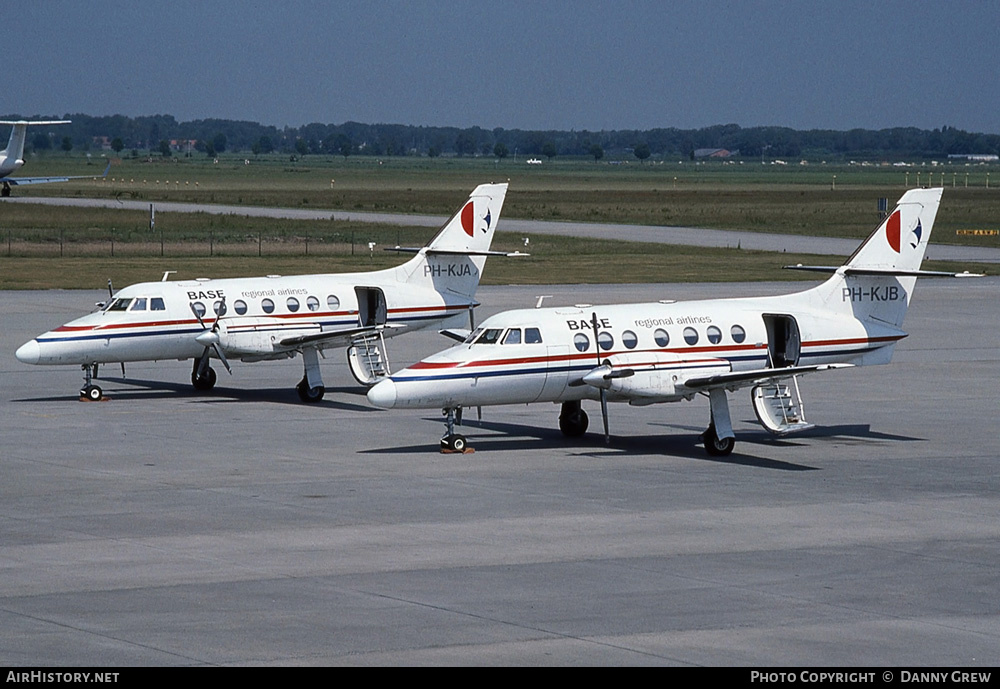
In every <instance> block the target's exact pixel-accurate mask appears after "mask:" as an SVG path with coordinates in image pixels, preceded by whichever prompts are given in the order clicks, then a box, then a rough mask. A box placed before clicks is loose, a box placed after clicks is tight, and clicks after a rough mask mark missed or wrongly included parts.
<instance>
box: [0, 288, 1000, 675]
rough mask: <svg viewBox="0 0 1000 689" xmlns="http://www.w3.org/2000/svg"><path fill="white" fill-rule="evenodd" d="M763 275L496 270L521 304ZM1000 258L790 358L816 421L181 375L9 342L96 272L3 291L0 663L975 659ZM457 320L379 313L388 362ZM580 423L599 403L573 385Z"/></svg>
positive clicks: (745, 408)
mask: <svg viewBox="0 0 1000 689" xmlns="http://www.w3.org/2000/svg"><path fill="white" fill-rule="evenodd" d="M794 288H795V286H794V285H792V286H789V285H788V284H787V283H785V284H780V285H775V284H756V283H754V284H743V285H736V284H727V285H714V284H712V285H622V286H565V287H560V286H544V287H486V288H483V289H481V291H480V295H479V296H480V299H481V301H482V302H483V304H484V305H485V306H484V307H483V308H482V309H480V314H479V317H480V319H482V318H484V317H485V316H486V315H488V314H489V313H492V312H495V311H499V310H502V309H507V308H513V307H521V306H526V305H528V306H530V305H533V304H534V302H535V297H536V295H539V294H547V295H552V297H551V298H550V299H548V300H547V301H546V303H547V304H548V305H555V304H560V303H564V304H565V303H578V302H591V303H606V302H624V301H633V300H653V299H661V298H672V299H685V298H696V297H710V296H724V295H728V294H740V295H750V294H774V293H781V292H784V291H789V290H791V289H794ZM998 288H1000V279H998V278H986V279H980V280H922V281H921V282H920V284H919V285H918V286H917V291H916V296H915V299H914V302H913V305H912V307H911V309H910V312H909V314H908V315H907V322H906V328H907V330H908V331H909V332H910V333H911V336H910V337H909V338H907V339H906V340H904V341H903V342H902V343H900V345H899V346H898V347H897V350H896V356H895V359H894V361H893V363H892V364H890V365H888V366H879V367H870V368H863V369H862V368H858V369H848V370H838V371H831V372H828V373H824V374H816V375H813V376H807V377H805V378H803V379H802V381H801V388H802V393H803V395H804V398H805V411H806V413H807V416H808V417H809V420H810V421H812V422H813V423H816V424H817V428H816V429H815V430H813V431H811V432H809V433H806V434H804V435H801V436H794V437H789V438H785V439H775V438H773V437H771V436H769V435H768V434H767V433H766V432H764V431H763V430H762V429H761V428H760V426H758V425H757V424H756V422H755V420H754V414H753V411H752V408H751V406H750V403H749V394H748V393H747V392H746V391H740V392H739V393H735V394H733V395H731V396H730V399H731V405H732V415H733V421H734V425H735V428H736V432H737V445H736V450H735V451H734V453H733V454H732V455H731V456H730V457H727V458H722V459H719V458H711V457H709V456H708V455H707V454H706V453H705V452H704V450H703V448H702V447H701V446H700V444H698V439H697V436H698V434H699V433H701V431H702V430H703V429H704V428H705V426H706V425H707V423H708V405H707V402H706V400H703V399H698V400H696V401H694V402H691V403H680V404H672V405H656V406H652V407H646V408H630V407H628V406H626V405H610V421H611V430H612V434H613V438H612V441H611V444H610V445H609V446H606V445H605V444H604V441H603V438H602V437H601V435H600V434H599V433H593V432H592V433H589V434H588V435H586V436H585V437H583V438H580V439H574V440H567V439H564V438H563V437H562V436H561V434H560V433H559V431H558V430H557V421H556V419H557V416H558V407H556V406H554V405H533V406H513V407H493V408H487V409H485V410H484V411H483V419H482V421H481V422H477V421H476V413H475V410H468V411H467V412H466V417H467V418H466V425H465V427H464V432H465V433H466V434H467V435H468V437H469V441H470V445H471V446H472V447H474V448H475V449H476V452H475V453H473V454H466V455H461V456H458V455H444V454H440V453H439V452H438V447H437V445H438V439H439V437H440V435H441V433H442V432H443V428H444V427H443V424H442V419H441V416H440V413H438V412H434V411H430V412H420V411H416V412H414V411H407V410H392V411H382V410H376V409H373V408H371V407H370V406H369V405H368V403H367V400H366V398H365V396H364V392H363V391H362V390H361V389H359V388H358V387H357V386H356V385H355V383H354V381H353V379H352V378H351V376H350V373H349V372H348V369H347V365H346V362H345V358H344V355H343V352H341V351H339V350H336V351H331V352H329V353H328V357H329V358H328V359H326V360H325V361H323V363H322V366H323V370H324V376H325V380H326V384H327V389H328V391H327V396H326V398H325V399H324V400H323V402H321V403H320V404H317V405H304V404H302V403H300V402H299V401H298V397H297V395H296V393H295V391H294V385H295V383H296V382H298V380H299V379H300V378H301V375H302V368H301V366H302V365H301V360H300V359H296V360H293V361H286V362H276V363H258V364H243V363H239V362H234V374H233V375H232V376H231V377H230V376H229V375H228V374H226V373H225V371H221V370H220V372H219V384H218V386H217V388H216V389H215V390H214V391H212V392H211V393H208V394H202V393H195V392H194V391H193V390H192V389H191V387H190V384H189V376H190V366H191V364H190V362H159V363H143V364H130V365H129V366H128V368H127V374H128V378H126V379H122V378H121V372H120V370H119V369H118V367H117V366H108V367H105V368H104V369H102V377H103V376H104V375H107V376H109V378H107V379H104V380H103V381H102V385H103V387H104V390H105V394H106V395H107V397H108V398H109V399H108V400H107V401H104V402H100V403H88V402H80V401H78V399H77V390H78V389H79V387H80V385H81V383H82V376H81V374H80V372H79V371H78V370H76V369H74V368H72V367H65V368H62V367H31V366H27V365H23V364H21V363H20V362H18V361H17V360H16V359H15V358H14V350H15V349H16V348H17V347H18V346H19V345H20V344H22V343H23V342H25V341H27V340H29V339H30V338H32V337H34V336H35V335H37V334H39V333H41V332H43V331H45V330H48V329H50V328H52V327H55V326H57V325H59V324H61V323H64V322H66V321H67V320H69V319H70V318H72V317H74V316H77V315H80V314H81V313H84V312H86V311H88V310H89V309H90V308H92V306H93V303H94V302H95V301H98V300H100V299H102V298H104V297H105V296H106V295H104V294H102V293H100V292H75V291H47V292H5V293H3V300H4V307H3V310H4V314H5V315H4V318H3V323H4V328H2V329H0V376H2V378H0V380H2V387H0V456H2V467H3V481H2V482H0V517H2V519H0V568H2V576H0V630H2V631H0V660H2V662H3V663H4V664H5V665H8V666H87V667H93V668H95V669H114V668H116V667H122V666H215V665H223V666H226V665H230V666H248V665H345V666H356V665H501V666H509V665H610V666H633V665H659V666H752V667H758V668H760V667H774V666H848V667H860V666H865V667H871V666H877V667H882V666H893V667H902V668H909V669H913V668H920V667H926V666H958V667H973V666H990V665H996V664H998V663H1000V604H998V602H997V601H998V598H997V591H998V590H1000V575H998V572H997V563H998V562H1000V472H998V471H997V464H998V454H1000V453H998V451H997V446H996V444H995V443H994V442H993V438H994V436H992V435H991V433H992V431H991V429H993V428H994V427H995V425H996V421H997V417H998V410H1000V407H998V402H997V395H998V392H1000V386H998V375H1000V374H998V371H1000V365H998V364H1000V328H998V327H997V326H998V324H1000V299H997V295H998ZM447 344H448V342H447V341H446V340H444V339H443V338H441V337H440V336H438V335H436V334H435V333H419V334H414V335H410V336H404V337H401V338H398V339H394V340H392V341H390V343H389V346H390V357H391V363H392V364H393V366H395V367H397V368H398V367H399V366H402V365H405V364H408V363H412V362H414V361H416V360H418V359H420V358H422V357H423V356H426V355H428V354H430V353H431V352H433V351H436V350H438V349H441V348H443V347H444V346H446V345H447ZM585 408H586V409H587V410H588V411H589V413H590V415H591V428H592V429H597V428H599V426H600V411H599V405H597V404H594V403H591V404H590V405H589V406H588V405H587V404H586V403H585Z"/></svg>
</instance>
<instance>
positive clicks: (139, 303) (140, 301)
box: [129, 297, 146, 311]
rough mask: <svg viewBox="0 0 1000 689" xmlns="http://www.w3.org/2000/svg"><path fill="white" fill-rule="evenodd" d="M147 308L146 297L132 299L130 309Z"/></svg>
mask: <svg viewBox="0 0 1000 689" xmlns="http://www.w3.org/2000/svg"><path fill="white" fill-rule="evenodd" d="M145 310H146V297H136V298H135V299H133V300H132V308H130V309H129V311H145Z"/></svg>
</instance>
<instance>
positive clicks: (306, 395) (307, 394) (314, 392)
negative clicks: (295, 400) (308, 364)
mask: <svg viewBox="0 0 1000 689" xmlns="http://www.w3.org/2000/svg"><path fill="white" fill-rule="evenodd" d="M295 390H296V391H297V392H298V393H299V399H300V400H302V401H303V402H306V403H309V404H313V403H315V402H319V401H320V400H321V399H323V395H324V394H326V388H325V387H323V386H322V385H317V386H316V387H314V388H311V387H309V383H308V382H307V381H306V380H305V379H303V380H302V381H301V382H300V383H299V384H298V385H296V386H295Z"/></svg>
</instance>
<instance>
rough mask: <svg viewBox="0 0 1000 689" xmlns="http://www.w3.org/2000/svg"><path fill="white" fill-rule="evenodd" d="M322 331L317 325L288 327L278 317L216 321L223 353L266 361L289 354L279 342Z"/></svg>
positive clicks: (290, 348) (286, 323)
mask: <svg viewBox="0 0 1000 689" xmlns="http://www.w3.org/2000/svg"><path fill="white" fill-rule="evenodd" d="M319 332H322V327H321V326H320V325H319V323H301V324H296V325H291V324H289V323H288V322H287V321H286V320H283V319H281V318H257V317H252V318H223V319H221V320H220V321H219V328H218V334H219V346H220V347H222V350H223V351H224V352H225V353H226V354H230V355H234V356H239V357H261V358H267V357H269V356H273V355H275V354H284V353H285V352H288V351H292V350H293V349H294V348H292V347H283V346H282V345H281V341H282V340H287V339H288V338H290V337H301V336H302V335H312V334H315V333H319Z"/></svg>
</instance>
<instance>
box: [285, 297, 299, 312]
mask: <svg viewBox="0 0 1000 689" xmlns="http://www.w3.org/2000/svg"><path fill="white" fill-rule="evenodd" d="M285 304H286V305H287V306H288V310H289V311H291V312H292V313H295V312H296V311H298V310H299V300H298V299H296V298H295V297H288V301H286V302H285Z"/></svg>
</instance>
